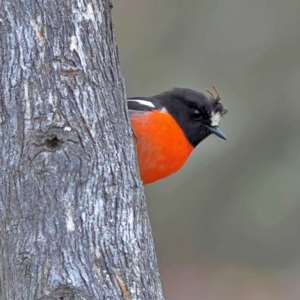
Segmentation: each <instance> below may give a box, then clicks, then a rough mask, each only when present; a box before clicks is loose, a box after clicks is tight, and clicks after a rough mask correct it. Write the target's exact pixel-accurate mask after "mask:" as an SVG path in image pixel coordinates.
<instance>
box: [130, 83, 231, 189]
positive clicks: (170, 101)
mask: <svg viewBox="0 0 300 300" xmlns="http://www.w3.org/2000/svg"><path fill="white" fill-rule="evenodd" d="M213 90H214V92H215V93H216V95H214V93H212V92H211V91H209V90H207V92H208V93H209V97H207V96H206V95H204V94H203V93H200V92H197V91H195V90H192V89H186V88H174V89H172V90H170V91H167V92H164V93H161V94H158V95H155V96H152V97H133V98H128V99H127V104H128V109H129V116H130V120H131V123H132V128H133V131H134V137H135V144H136V148H137V156H138V163H139V169H140V174H141V178H142V180H143V183H144V184H149V183H152V182H155V181H157V180H160V179H162V178H165V177H167V176H169V175H171V174H173V173H175V172H177V171H178V170H179V169H180V168H181V167H182V166H183V165H184V163H185V162H186V161H187V159H188V157H189V156H190V154H191V152H192V151H193V149H194V148H195V147H196V146H197V145H198V144H199V143H200V142H202V141H203V140H204V139H206V138H207V137H208V136H209V135H211V134H215V135H217V136H218V137H220V138H222V139H224V140H226V139H227V138H226V136H225V134H224V133H223V132H222V131H221V130H220V129H219V127H218V124H219V121H220V118H221V117H222V116H223V115H224V114H226V112H227V110H226V109H224V108H223V105H222V104H221V103H220V100H221V98H220V95H219V93H218V91H217V89H216V87H215V86H213Z"/></svg>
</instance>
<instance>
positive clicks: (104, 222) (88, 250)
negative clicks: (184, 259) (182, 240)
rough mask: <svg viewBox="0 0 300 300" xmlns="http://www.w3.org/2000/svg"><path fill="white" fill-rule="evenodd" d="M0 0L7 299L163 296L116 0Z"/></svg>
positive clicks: (0, 206) (0, 243)
mask: <svg viewBox="0 0 300 300" xmlns="http://www.w3.org/2000/svg"><path fill="white" fill-rule="evenodd" d="M0 4H1V9H0V41H1V42H0V59H1V67H0V68H1V82H0V85H1V94H0V101H1V106H0V125H1V129H0V147H1V151H2V155H1V158H0V159H1V169H2V170H1V174H0V185H1V191H0V299H1V300H13V299H17V300H18V299H20V300H23V299H57V300H58V299H59V300H62V299H63V300H67V299H101V300H102V299H126V300H128V299H147V300H152V299H163V295H162V289H161V283H160V276H159V273H158V268H157V261H156V256H155V252H154V246H153V240H152V233H151V227H150V223H149V219H148V214H147V207H146V203H145V197H144V190H143V186H142V184H141V181H140V179H139V175H138V168H137V164H136V157H135V149H134V145H133V141H132V133H131V129H130V126H129V120H128V117H127V114H126V102H125V92H124V82H123V79H122V76H121V74H120V69H119V61H118V57H117V50H116V44H115V40H114V34H113V26H112V21H111V12H110V10H111V4H110V2H109V1H108V0H102V1H101V0H89V1H85V0H22V1H20V0H0Z"/></svg>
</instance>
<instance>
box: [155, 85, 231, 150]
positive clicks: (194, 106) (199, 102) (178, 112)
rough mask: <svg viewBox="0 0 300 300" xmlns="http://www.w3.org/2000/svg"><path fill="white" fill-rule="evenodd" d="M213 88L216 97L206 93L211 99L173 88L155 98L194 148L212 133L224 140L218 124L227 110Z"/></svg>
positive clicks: (194, 92) (193, 92) (190, 90)
mask: <svg viewBox="0 0 300 300" xmlns="http://www.w3.org/2000/svg"><path fill="white" fill-rule="evenodd" d="M213 88H214V91H215V92H216V94H217V95H216V96H214V94H213V93H212V92H210V91H207V92H208V93H209V94H210V96H211V97H207V96H205V95H204V94H202V93H199V92H197V91H194V90H192V89H183V88H174V89H173V90H171V91H168V92H165V93H162V94H160V95H157V96H156V98H159V100H160V103H161V104H162V105H163V106H164V107H165V108H166V110H167V111H168V112H169V113H170V114H171V115H172V116H173V118H174V119H175V120H176V122H177V123H178V124H179V125H180V127H181V128H182V129H183V131H184V134H185V136H186V137H187V139H188V140H189V142H190V143H191V144H192V145H193V146H194V147H196V146H197V145H198V144H199V143H200V142H201V141H203V140H204V139H205V138H207V137H208V136H209V135H210V134H212V133H214V134H215V135H217V136H219V137H220V138H222V139H225V140H226V136H225V134H224V133H223V132H222V131H221V130H220V129H219V127H218V124H219V121H220V118H221V116H223V115H224V114H226V112H227V110H226V109H224V108H223V105H222V104H221V103H220V102H219V101H220V97H219V93H218V91H217V90H216V88H215V87H213Z"/></svg>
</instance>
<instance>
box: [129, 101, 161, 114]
mask: <svg viewBox="0 0 300 300" xmlns="http://www.w3.org/2000/svg"><path fill="white" fill-rule="evenodd" d="M127 105H128V109H129V114H134V113H137V112H139V113H143V112H145V113H146V112H149V111H152V110H155V109H162V108H163V106H162V105H161V104H160V102H159V100H158V99H156V98H152V97H132V98H128V99H127Z"/></svg>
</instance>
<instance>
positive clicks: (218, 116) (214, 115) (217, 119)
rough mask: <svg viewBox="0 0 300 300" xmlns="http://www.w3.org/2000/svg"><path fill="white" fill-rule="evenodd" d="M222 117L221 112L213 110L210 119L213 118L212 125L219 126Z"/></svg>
mask: <svg viewBox="0 0 300 300" xmlns="http://www.w3.org/2000/svg"><path fill="white" fill-rule="evenodd" d="M220 119H221V114H220V113H218V112H217V113H214V112H212V113H211V117H210V120H211V126H218V124H219V122H220Z"/></svg>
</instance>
